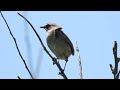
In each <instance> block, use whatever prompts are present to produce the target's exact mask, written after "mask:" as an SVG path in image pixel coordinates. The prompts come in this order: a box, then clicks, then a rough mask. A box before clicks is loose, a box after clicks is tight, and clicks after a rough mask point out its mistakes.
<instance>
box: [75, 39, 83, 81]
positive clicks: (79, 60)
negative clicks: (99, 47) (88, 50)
mask: <svg viewBox="0 0 120 90" xmlns="http://www.w3.org/2000/svg"><path fill="white" fill-rule="evenodd" d="M76 51H77V52H78V62H79V66H80V79H83V75H82V63H81V58H80V52H79V48H78V45H77V41H76Z"/></svg>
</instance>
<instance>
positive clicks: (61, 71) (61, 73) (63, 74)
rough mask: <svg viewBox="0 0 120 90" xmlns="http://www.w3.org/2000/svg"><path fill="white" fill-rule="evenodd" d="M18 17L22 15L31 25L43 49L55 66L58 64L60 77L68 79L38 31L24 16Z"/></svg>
mask: <svg viewBox="0 0 120 90" xmlns="http://www.w3.org/2000/svg"><path fill="white" fill-rule="evenodd" d="M18 15H20V16H21V17H22V18H24V19H25V20H26V21H27V22H28V23H29V25H30V26H31V27H32V29H33V31H34V33H35V34H36V36H37V37H38V39H39V41H40V43H41V45H42V47H43V49H44V50H45V52H46V53H47V54H48V55H49V56H50V58H51V59H52V61H53V62H54V64H56V65H57V67H58V69H59V70H60V72H59V75H61V76H63V78H64V79H68V78H67V76H66V75H65V73H64V71H63V69H62V68H61V66H60V64H59V63H58V62H57V59H56V58H54V57H52V55H51V54H50V53H49V51H48V50H47V49H46V47H45V46H44V44H43V42H42V40H41V38H40V36H39V35H38V33H37V32H36V30H35V29H34V27H33V26H32V24H31V23H30V22H29V21H28V20H27V19H26V18H25V17H24V16H22V15H21V14H20V13H18Z"/></svg>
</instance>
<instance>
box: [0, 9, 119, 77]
mask: <svg viewBox="0 0 120 90" xmlns="http://www.w3.org/2000/svg"><path fill="white" fill-rule="evenodd" d="M18 12H19V13H21V14H22V15H25V13H26V15H25V16H26V18H27V19H28V20H29V21H30V22H31V23H32V25H33V26H34V27H35V29H36V30H37V32H38V33H39V35H40V37H41V39H42V41H43V43H44V45H45V46H46V48H47V49H48V46H47V44H46V31H45V30H44V29H41V28H39V27H40V26H42V25H44V24H46V23H47V22H54V23H56V24H58V25H59V26H61V27H63V31H64V32H65V33H66V34H67V36H68V37H69V38H70V39H71V41H72V43H73V45H74V49H75V55H74V56H70V57H69V61H68V63H67V66H66V71H65V74H66V75H67V77H68V78H70V79H79V78H80V75H79V73H80V70H79V64H78V56H77V52H76V41H77V43H78V47H79V50H80V56H81V60H82V68H83V78H84V79H112V78H113V75H112V73H111V70H110V67H109V64H114V56H113V53H112V47H113V44H114V41H115V40H116V41H117V43H118V56H120V54H119V53H120V52H119V51H120V49H119V47H120V40H119V32H120V12H119V11H27V12H24V11H3V12H2V13H3V15H4V17H5V18H6V20H7V22H8V24H9V26H10V28H11V31H12V33H13V35H14V37H15V38H16V41H17V43H18V46H19V49H20V51H21V53H22V56H23V57H24V59H25V60H26V63H27V65H28V66H29V68H30V70H31V72H32V73H33V75H34V76H36V78H40V79H62V77H61V76H60V75H58V73H59V70H58V68H57V67H56V66H55V65H53V62H52V60H51V59H50V57H49V56H48V55H47V54H46V52H45V51H44V50H43V48H42V47H41V44H40V43H39V41H38V38H37V37H36V35H35V34H34V32H33V31H32V29H31V27H30V26H29V24H27V23H26V22H25V20H24V19H23V18H21V17H20V16H19V15H18V14H17V13H18ZM25 25H27V26H26V28H27V29H25V28H24V26H25ZM26 35H28V37H29V43H30V47H31V48H28V46H27V43H26ZM0 36H1V38H0V47H1V48H0V49H1V50H0V58H1V59H0V62H1V63H0V78H7V79H11V78H12V79H17V76H20V77H21V78H24V79H25V78H28V79H29V78H30V76H29V74H28V72H27V70H26V69H25V67H24V64H23V62H22V60H21V58H20V56H19V54H18V52H17V50H16V47H15V44H14V41H13V39H12V37H11V36H10V34H9V31H8V28H7V27H6V24H5V22H4V21H3V19H2V17H1V16H0ZM28 49H29V50H28ZM48 50H49V49H48ZM28 52H29V53H28ZM49 52H50V53H51V54H52V56H54V54H53V53H52V52H51V51H50V50H49ZM64 63H65V61H64V60H61V61H60V64H61V66H62V67H64ZM30 64H31V65H30ZM37 65H38V67H36V66H37ZM36 68H37V70H36Z"/></svg>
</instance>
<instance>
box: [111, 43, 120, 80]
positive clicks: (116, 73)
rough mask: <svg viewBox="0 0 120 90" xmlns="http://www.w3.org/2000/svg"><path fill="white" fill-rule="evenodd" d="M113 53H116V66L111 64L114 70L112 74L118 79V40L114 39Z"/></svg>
mask: <svg viewBox="0 0 120 90" xmlns="http://www.w3.org/2000/svg"><path fill="white" fill-rule="evenodd" d="M113 54H114V61H115V67H114V69H113V66H112V64H110V69H111V71H112V74H113V75H114V79H118V78H119V73H120V71H119V72H118V63H119V61H120V60H119V58H118V57H117V42H116V41H114V47H113Z"/></svg>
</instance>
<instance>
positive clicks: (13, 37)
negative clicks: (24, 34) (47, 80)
mask: <svg viewBox="0 0 120 90" xmlns="http://www.w3.org/2000/svg"><path fill="white" fill-rule="evenodd" d="M0 13H1V16H2V18H3V20H4V21H5V23H6V25H7V27H8V30H9V33H10V35H11V36H12V38H13V40H14V42H15V45H16V48H17V51H18V53H19V55H20V57H21V59H22V61H23V63H24V65H25V68H26V69H27V71H28V73H29V74H30V76H31V78H32V79H34V78H33V76H32V74H31V72H30V70H29V69H28V67H27V64H26V62H25V60H24V59H23V57H22V55H21V53H20V50H19V48H18V45H17V42H16V39H15V37H14V36H13V34H12V32H11V30H10V27H9V25H8V24H7V21H6V20H5V18H4V16H3V14H2V12H1V11H0Z"/></svg>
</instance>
